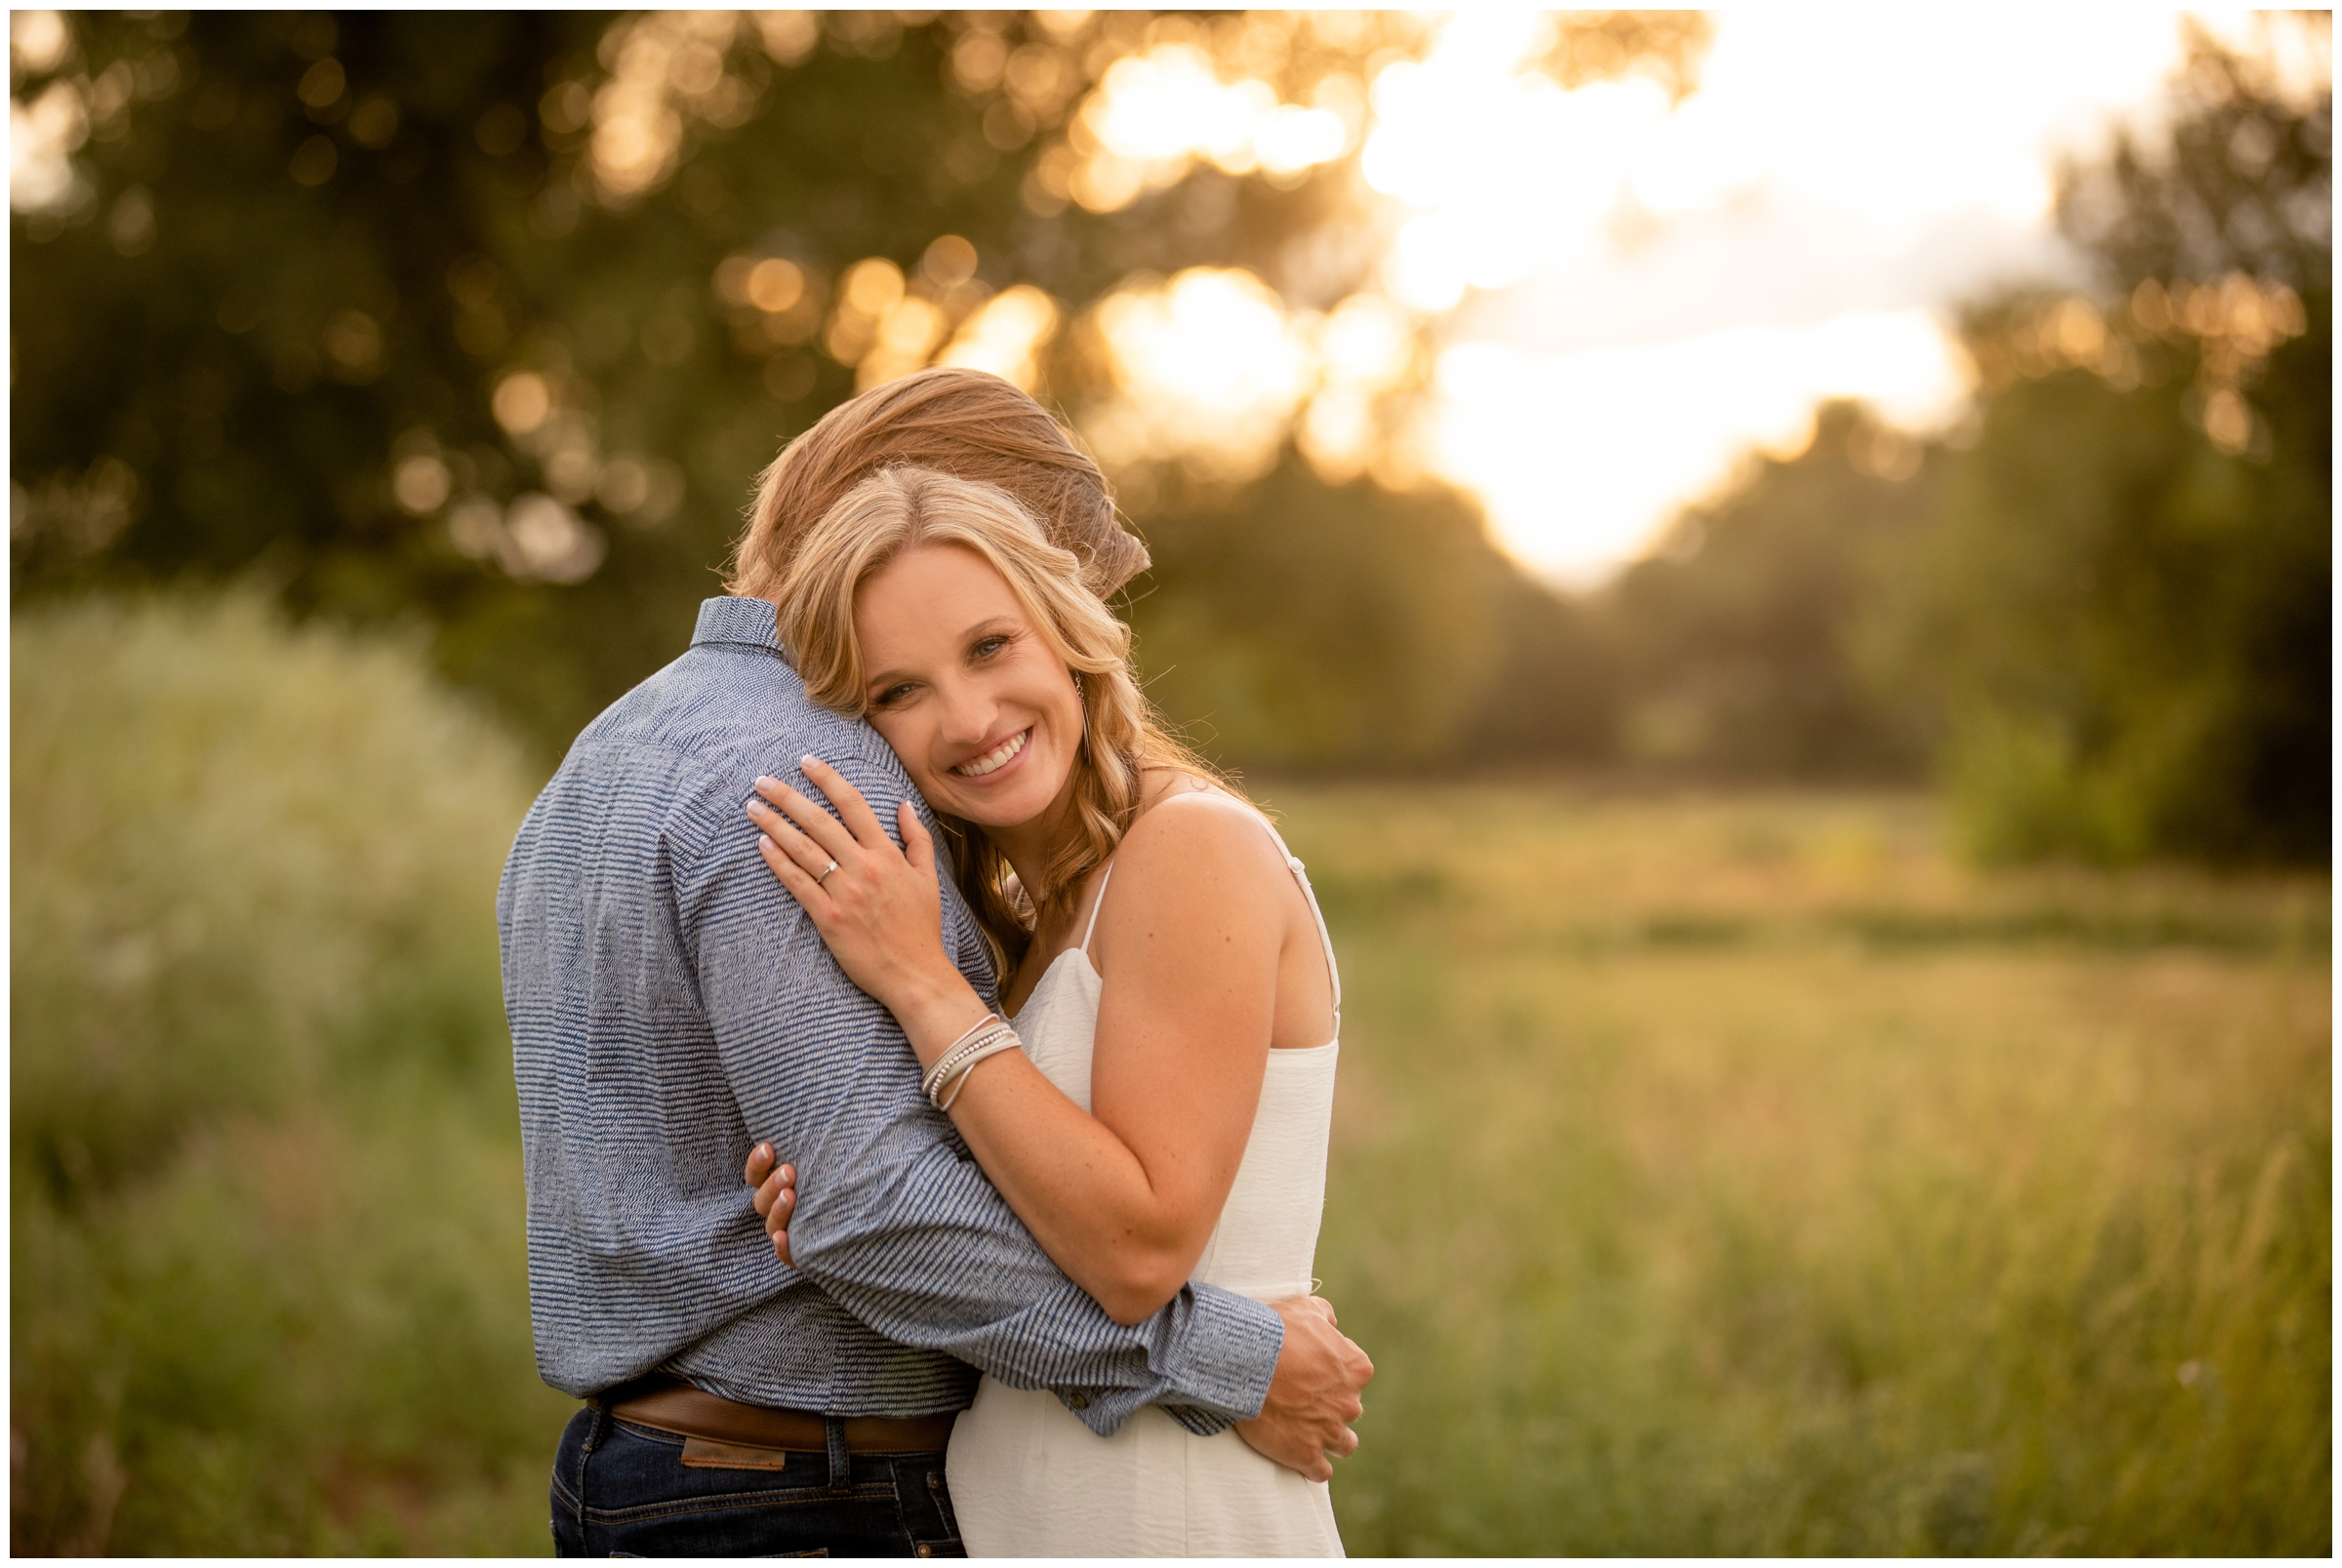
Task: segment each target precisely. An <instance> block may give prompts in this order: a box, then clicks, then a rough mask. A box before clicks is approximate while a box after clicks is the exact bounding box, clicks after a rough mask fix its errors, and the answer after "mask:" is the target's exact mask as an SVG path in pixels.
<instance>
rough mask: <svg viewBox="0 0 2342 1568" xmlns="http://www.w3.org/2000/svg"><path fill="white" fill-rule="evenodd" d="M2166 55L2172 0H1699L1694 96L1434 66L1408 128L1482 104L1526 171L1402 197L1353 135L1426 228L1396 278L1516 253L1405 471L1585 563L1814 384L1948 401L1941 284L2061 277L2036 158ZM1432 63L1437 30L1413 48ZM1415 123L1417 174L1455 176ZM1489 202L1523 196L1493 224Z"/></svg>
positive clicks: (1954, 375) (1529, 562) (1793, 416)
mask: <svg viewBox="0 0 2342 1568" xmlns="http://www.w3.org/2000/svg"><path fill="white" fill-rule="evenodd" d="M2222 30H2223V31H2226V30H2229V29H2228V28H2227V27H2223V28H2222ZM1444 43H1445V40H1443V44H1444ZM1482 47H1483V48H1484V49H1485V50H1487V51H1493V52H1501V49H1502V48H1503V43H1502V40H1501V39H1493V38H1492V39H1489V40H1487V41H1486V42H1485V43H1484V44H1483V46H1482ZM2182 58H2183V50H2182V37H2181V31H2180V26H2179V21H2178V19H2177V17H2176V16H2175V15H2174V14H2171V13H2158V12H2139V11H2124V10H2114V11H2108V10H2084V9H2080V8H2058V9H2041V8H2035V9H2028V10H2025V11H2021V12H2019V11H2008V12H2001V13H1998V14H1995V13H1991V12H1983V11H1976V10H1968V9H1963V10H1960V11H1958V12H1951V11H1944V12H1937V13H1933V14H1929V13H1913V12H1909V11H1904V10H1899V9H1898V10H1884V9H1879V10H1872V11H1861V12H1820V11H1815V12H1803V11H1800V12H1725V13H1722V14H1721V15H1719V16H1718V17H1717V19H1716V35H1715V40H1714V43H1713V45H1712V47H1711V50H1710V52H1709V54H1708V57H1707V60H1706V64H1705V66H1704V68H1703V70H1702V73H1701V85H1700V88H1699V91H1698V92H1697V93H1695V94H1693V95H1692V96H1690V97H1689V98H1687V99H1686V100H1684V101H1682V102H1681V103H1680V104H1679V105H1677V106H1676V107H1675V108H1674V109H1673V111H1672V112H1670V111H1669V110H1668V108H1667V106H1666V104H1665V102H1664V100H1663V98H1661V97H1660V96H1659V95H1657V93H1656V91H1655V90H1645V89H1643V88H1642V86H1641V84H1635V85H1634V86H1633V87H1631V88H1627V89H1609V90H1607V97H1606V98H1604V97H1603V96H1602V95H1599V94H1597V95H1595V96H1594V97H1593V98H1592V99H1590V97H1589V93H1588V91H1587V90H1580V91H1579V92H1578V93H1574V94H1568V95H1557V96H1556V97H1557V99H1566V100H1576V101H1579V102H1578V103H1577V104H1575V105H1571V112H1567V113H1562V112H1555V110H1556V109H1558V108H1559V107H1560V104H1559V103H1558V101H1556V102H1555V103H1550V104H1548V105H1546V106H1545V107H1544V108H1543V109H1539V110H1530V111H1523V110H1522V109H1521V107H1520V106H1519V105H1516V104H1515V105H1507V104H1504V103H1493V104H1492V103H1489V102H1488V100H1489V99H1491V98H1492V97H1494V96H1495V95H1491V94H1489V93H1487V92H1486V91H1485V90H1482V91H1479V92H1477V93H1474V92H1473V91H1470V90H1469V87H1468V78H1467V77H1466V76H1465V74H1464V73H1463V72H1462V71H1461V70H1459V72H1458V77H1457V82H1456V88H1457V90H1456V91H1455V92H1454V93H1452V94H1450V95H1447V96H1446V98H1445V101H1437V99H1438V95H1432V94H1426V95H1425V96H1426V97H1428V98H1433V100H1434V101H1432V102H1429V103H1427V104H1426V105H1425V107H1424V110H1423V114H1422V118H1423V121H1424V122H1425V123H1426V125H1427V126H1428V125H1432V124H1437V125H1439V126H1440V127H1442V129H1441V130H1440V131H1439V132H1438V133H1436V137H1437V139H1440V140H1448V141H1459V140H1463V139H1467V138H1469V137H1471V136H1472V135H1473V134H1474V130H1475V127H1474V125H1473V124H1471V123H1469V120H1470V117H1471V116H1473V115H1475V114H1476V115H1479V116H1481V117H1482V119H1483V120H1484V121H1486V122H1489V123H1488V124H1487V125H1486V127H1485V128H1486V129H1489V130H1493V129H1495V124H1496V123H1497V122H1503V123H1505V124H1506V125H1507V128H1508V132H1509V134H1510V136H1511V137H1512V138H1513V139H1514V141H1516V142H1519V143H1523V144H1524V145H1523V152H1522V162H1523V163H1524V164H1525V166H1526V167H1529V168H1532V169H1534V170H1536V171H1537V172H1536V174H1535V175H1533V176H1531V177H1530V178H1529V179H1527V180H1525V181H1524V180H1522V179H1521V177H1520V174H1519V167H1518V166H1515V167H1513V168H1510V169H1508V168H1502V167H1499V168H1495V169H1492V170H1490V171H1489V174H1488V176H1487V178H1486V179H1485V180H1484V181H1481V182H1480V184H1481V186H1482V187H1484V188H1474V187H1473V185H1472V182H1466V188H1463V189H1460V190H1458V189H1448V190H1441V191H1437V192H1434V191H1433V190H1432V188H1431V187H1430V183H1429V181H1428V180H1427V181H1426V182H1425V185H1424V187H1423V191H1422V194H1417V193H1416V192H1415V191H1414V190H1413V189H1411V188H1410V185H1409V181H1408V174H1407V169H1406V167H1405V164H1406V160H1405V159H1403V158H1397V157H1395V156H1393V157H1391V158H1386V159H1385V165H1386V169H1385V172H1384V173H1383V175H1382V176H1381V177H1380V178H1378V175H1377V164H1376V153H1375V148H1374V147H1373V145H1372V143H1371V142H1370V143H1369V147H1368V151H1367V158H1366V168H1367V173H1368V178H1369V179H1370V180H1371V181H1374V182H1375V183H1376V184H1378V185H1380V186H1383V187H1384V188H1385V189H1387V190H1392V191H1393V192H1394V193H1395V194H1397V195H1399V196H1400V198H1401V199H1409V200H1412V201H1414V202H1415V203H1416V205H1417V207H1418V209H1419V211H1420V213H1421V221H1423V222H1424V224H1425V226H1426V231H1427V234H1426V237H1425V238H1423V239H1422V241H1421V243H1420V244H1419V245H1417V246H1416V251H1417V252H1419V253H1420V254H1421V255H1422V256H1424V257H1427V258H1430V260H1429V261H1427V262H1426V263H1425V265H1426V269H1427V274H1426V277H1425V278H1415V277H1410V276H1406V275H1400V276H1396V277H1395V278H1394V283H1395V284H1396V288H1395V289H1394V292H1398V293H1400V294H1402V295H1403V294H1405V293H1406V291H1407V289H1408V288H1409V286H1410V285H1413V286H1416V287H1417V288H1418V290H1419V292H1420V294H1421V297H1422V302H1423V303H1424V304H1426V305H1433V304H1436V303H1438V302H1440V296H1441V294H1442V293H1443V291H1447V290H1451V289H1455V288H1456V285H1457V281H1458V280H1457V279H1455V278H1453V277H1443V276H1440V275H1439V274H1438V272H1437V267H1438V263H1439V261H1440V260H1441V259H1442V258H1443V257H1444V256H1447V255H1450V254H1452V255H1453V256H1455V257H1456V258H1458V259H1459V260H1458V261H1456V262H1455V263H1454V264H1455V265H1457V266H1468V265H1472V264H1480V265H1483V266H1486V265H1489V264H1490V263H1488V262H1487V261H1485V260H1481V261H1476V262H1475V261H1470V260H1464V259H1470V258H1479V259H1485V258H1488V257H1491V256H1494V257H1497V258H1498V259H1499V260H1498V261H1496V262H1495V263H1493V264H1494V266H1495V268H1496V270H1497V271H1498V272H1499V273H1500V275H1501V274H1505V273H1510V274H1511V275H1510V277H1509V279H1508V280H1506V281H1503V282H1501V283H1498V284H1497V286H1494V287H1488V286H1486V285H1485V284H1484V283H1479V280H1471V281H1473V282H1474V283H1475V284H1478V286H1476V287H1475V288H1474V289H1473V291H1472V292H1470V293H1468V294H1460V297H1459V298H1458V300H1457V303H1456V306H1455V314H1454V315H1453V316H1452V317H1451V318H1450V319H1449V321H1448V323H1447V325H1446V328H1445V331H1444V334H1443V342H1444V346H1443V348H1442V349H1441V351H1440V353H1439V356H1438V359H1437V362H1436V369H1435V374H1434V386H1435V394H1434V397H1433V402H1432V404H1431V406H1430V409H1429V410H1428V414H1427V424H1426V427H1425V431H1424V435H1425V438H1426V446H1427V456H1428V457H1429V459H1430V465H1431V466H1432V468H1433V470H1434V471H1435V472H1437V473H1439V474H1441V475H1442V476H1443V477H1446V478H1448V479H1450V480H1452V481H1454V482H1456V483H1458V484H1460V485H1462V486H1463V487H1464V488H1466V489H1468V490H1471V491H1472V492H1474V494H1476V495H1477V496H1478V497H1479V498H1480V499H1481V501H1482V502H1483V503H1484V504H1485V505H1486V507H1487V509H1488V512H1489V517H1490V522H1491V525H1492V527H1493V529H1494V531H1495V533H1496V535H1497V537H1498V539H1499V541H1500V543H1503V545H1504V546H1505V547H1506V549H1507V550H1508V551H1509V552H1511V553H1512V554H1513V555H1514V557H1515V558H1517V559H1518V560H1520V561H1521V562H1522V563H1523V564H1524V565H1526V566H1528V567H1530V568H1531V569H1532V570H1534V571H1536V572H1538V573H1539V574H1541V575H1543V576H1546V577H1548V578H1549V579H1551V580H1554V581H1555V582H1559V583H1571V584H1576V585H1587V584H1591V583H1598V582H1599V581H1601V580H1602V579H1604V578H1605V577H1607V576H1609V575H1611V574H1613V573H1615V572H1616V571H1617V570H1618V569H1619V568H1620V567H1621V566H1622V565H1624V564H1625V563H1626V562H1627V561H1629V560H1631V559H1633V558H1634V557H1635V555H1636V554H1637V553H1639V552H1640V551H1642V550H1643V549H1645V548H1647V547H1648V545H1649V544H1650V543H1651V542H1652V541H1653V539H1654V537H1655V536H1656V534H1657V533H1658V532H1659V531H1660V530H1661V529H1663V528H1664V527H1665V525H1666V523H1667V522H1668V520H1669V519H1670V518H1671V517H1672V516H1673V515H1674V514H1675V513H1676V510H1677V509H1678V508H1679V507H1681V506H1682V505H1683V504H1684V503H1688V502H1691V501H1695V500H1697V499H1699V498H1700V497H1702V496H1703V495H1706V494H1709V493H1711V492H1713V491H1714V490H1715V489H1716V487H1717V486H1719V485H1720V484H1723V483H1725V482H1727V481H1728V480H1729V478H1730V476H1731V475H1732V473H1733V472H1734V469H1735V465H1736V464H1738V463H1741V462H1746V461H1747V455H1748V454H1749V453H1750V452H1751V451H1753V450H1769V451H1774V452H1780V453H1790V452H1795V451H1797V450H1799V449H1800V448H1801V447H1802V445H1803V444H1804V443H1805V442H1806V440H1808V439H1809V437H1810V430H1811V420H1810V416H1811V411H1812V408H1813V406H1814V404H1815V403H1816V401H1817V400H1819V399H1822V398H1825V397H1834V396H1853V397H1861V398H1865V399H1868V400H1870V401H1871V402H1872V403H1873V404H1874V405H1876V406H1877V407H1878V409H1879V410H1880V411H1881V412H1882V413H1883V414H1884V415H1885V416H1886V417H1887V418H1889V419H1890V420H1892V421H1894V422H1898V423H1901V424H1903V425H1905V426H1906V427H1907V428H1912V429H1915V430H1924V429H1929V428H1933V427H1939V426H1941V425H1943V424H1945V423H1947V422H1950V421H1952V420H1953V419H1954V418H1956V417H1957V415H1958V410H1959V408H1960V405H1961V401H1962V399H1963V397H1964V395H1965V392H1966V390H1967V383H1966V381H1965V378H1964V371H1963V367H1962V365H1961V363H1960V361H1959V358H1958V353H1957V351H1956V350H1955V349H1954V348H1953V346H1952V343H1951V341H1950V339H1949V337H1948V336H1947V328H1948V326H1949V324H1950V321H1951V319H1952V312H1953V309H1954V307H1955V305H1956V304H1957V302H1958V301H1960V300H1961V299H1963V298H1966V297H1969V296H1972V295H1974V294H1976V293H1977V292H1979V291H1980V290H1983V289H1985V288H1987V287H1989V286H1991V285H1993V284H1995V283H1997V282H2000V281H2008V280H2027V279H2030V280H2039V281H2051V282H2073V281H2078V280H2079V271H2078V263H2077V262H2076V261H2075V259H2074V258H2073V257H2072V256H2070V255H2069V254H2068V253H2067V252H2066V251H2065V250H2064V248H2063V247H2062V245H2061V244H2060V242H2059V241H2058V240H2057V238H2056V235H2055V231H2054V224H2053V221H2052V216H2051V212H2050V191H2051V180H2052V177H2053V172H2054V168H2055V162H2056V159H2057V157H2058V156H2059V154H2060V153H2061V152H2079V153H2082V154H2085V155H2086V154H2087V153H2088V152H2090V151H2091V150H2093V149H2095V148H2098V147H2101V146H2103V145H2104V144H2105V139H2106V137H2107V135H2108V131H2109V128H2110V127H2111V126H2112V125H2114V124H2116V123H2118V121H2119V120H2121V119H2125V118H2127V119H2131V120H2134V121H2144V120H2146V119H2148V118H2150V117H2151V116H2152V114H2153V110H2154V105H2155V103H2156V101H2157V100H2158V98H2159V89H2160V84H2161V83H2162V81H2163V79H2164V78H2165V77H2166V75H2167V74H2168V73H2169V72H2170V71H2171V70H2172V69H2173V68H2174V67H2175V66H2176V65H2177V64H2178V63H2179V62H2180V60H2181V59H2182ZM1439 65H1440V61H1439V59H1438V56H1437V53H1436V52H1434V55H1433V60H1430V61H1428V62H1427V65H1426V67H1425V69H1426V70H1427V71H1436V70H1437V69H1438V68H1439ZM1380 85H1381V84H1380V83H1378V90H1379V88H1380ZM1379 97H1380V95H1379V91H1378V100H1379ZM1408 107H1409V105H1407V104H1406V103H1404V102H1403V101H1402V102H1397V103H1390V102H1382V101H1378V108H1380V109H1381V110H1382V111H1383V112H1382V116H1381V126H1380V127H1379V128H1378V131H1377V133H1376V134H1377V135H1383V134H1386V133H1395V134H1398V135H1401V136H1405V135H1407V134H1408V126H1407V110H1408ZM1459 116H1461V117H1464V118H1465V120H1466V121H1467V122H1468V123H1462V124H1459V123H1458V119H1459ZM1422 137H1423V141H1424V144H1423V146H1422V151H1423V153H1424V154H1425V156H1424V157H1423V158H1422V160H1421V162H1422V164H1423V166H1424V167H1425V168H1426V169H1427V170H1428V169H1430V168H1433V167H1435V166H1437V165H1439V164H1442V163H1444V164H1445V167H1446V168H1448V169H1449V170H1450V171H1452V170H1453V168H1454V167H1455V164H1454V163H1453V162H1452V161H1451V160H1448V159H1443V158H1440V157H1439V156H1437V145H1436V140H1434V137H1433V133H1432V132H1431V131H1428V130H1427V131H1426V132H1424V133H1423V134H1422ZM1572 165H1574V166H1575V167H1574V168H1573V167H1570V166H1572ZM1392 168H1395V169H1396V173H1392V172H1390V170H1391V169H1392ZM1524 187H1525V189H1524ZM1622 190H1623V192H1624V194H1625V199H1624V200H1623V201H1622V202H1618V203H1616V204H1613V203H1610V202H1607V201H1602V200H1597V199H1596V196H1597V194H1607V193H1608V192H1611V191H1622ZM1548 192H1551V193H1554V194H1552V195H1551V197H1550V198H1548V196H1547V193H1548ZM1524 195H1525V196H1527V198H1528V199H1527V200H1525V201H1524V200H1523V197H1524ZM1507 204H1510V206H1508V205H1507ZM1514 209H1525V210H1526V211H1527V213H1528V216H1527V217H1525V218H1522V219H1517V220H1514V219H1509V218H1506V217H1503V216H1499V217H1497V218H1495V219H1491V217H1490V216H1489V215H1490V214H1492V213H1493V214H1498V215H1503V214H1506V213H1508V212H1510V211H1512V210H1514ZM1508 222H1511V223H1512V224H1513V227H1512V230H1511V231H1508V230H1507V228H1506V224H1507V223H1508ZM1442 225H1444V229H1445V232H1444V233H1441V232H1438V230H1439V229H1440V228H1441V226H1442ZM1414 238H1415V236H1413V235H1412V234H1402V235H1401V240H1400V244H1399V246H1398V248H1397V252H1396V260H1394V262H1393V266H1394V268H1397V267H1400V266H1403V265H1404V264H1405V261H1406V259H1407V257H1408V255H1409V254H1410V252H1409V241H1410V240H1412V239H1414ZM1508 247H1510V249H1508ZM1490 281H1494V280H1490Z"/></svg>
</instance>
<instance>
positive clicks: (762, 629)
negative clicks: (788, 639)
mask: <svg viewBox="0 0 2342 1568" xmlns="http://www.w3.org/2000/svg"><path fill="white" fill-rule="evenodd" d="M711 642H728V643H737V644H740V645H741V646H743V647H747V648H762V649H764V650H766V651H767V652H768V653H775V654H778V653H780V652H781V628H780V627H779V626H778V625H776V624H775V623H774V621H773V601H772V600H770V599H749V598H743V597H740V596H738V595H733V594H727V595H725V596H724V597H722V598H718V599H703V600H702V601H700V623H699V626H698V627H697V628H696V629H695V630H694V631H693V632H692V634H691V645H692V646H693V647H694V648H697V647H699V646H700V645H701V644H703V643H711Z"/></svg>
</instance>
